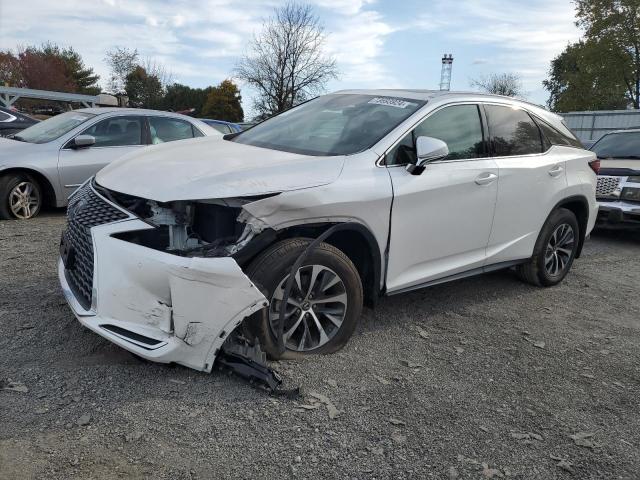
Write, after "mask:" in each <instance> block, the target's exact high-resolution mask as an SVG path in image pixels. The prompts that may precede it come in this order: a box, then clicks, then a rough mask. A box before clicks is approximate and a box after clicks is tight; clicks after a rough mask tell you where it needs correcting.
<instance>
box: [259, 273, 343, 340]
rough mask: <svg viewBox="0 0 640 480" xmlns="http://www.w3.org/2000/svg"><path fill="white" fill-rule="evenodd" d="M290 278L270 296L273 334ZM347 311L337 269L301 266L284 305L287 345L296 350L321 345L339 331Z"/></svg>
mask: <svg viewBox="0 0 640 480" xmlns="http://www.w3.org/2000/svg"><path fill="white" fill-rule="evenodd" d="M288 278H289V276H288V275H287V276H286V277H285V278H283V279H282V281H281V282H280V283H279V284H278V286H277V287H276V289H275V291H274V293H273V295H272V296H271V304H270V306H269V324H270V327H271V330H272V332H273V333H274V334H276V332H277V331H278V328H277V326H278V322H279V318H280V309H281V308H283V304H282V300H283V297H284V289H285V286H286V283H287V280H288ZM346 313H347V291H346V289H345V285H344V283H343V281H342V280H341V279H340V277H339V276H338V275H337V274H336V272H334V271H333V270H331V269H330V268H328V267H325V266H324V265H305V266H303V267H301V268H300V269H299V270H298V271H297V272H296V274H295V282H294V283H293V287H292V289H291V292H290V294H289V298H288V301H287V305H286V307H285V317H284V328H283V330H282V331H283V336H284V344H285V347H286V348H287V349H288V350H293V351H296V352H308V351H310V350H315V349H317V348H320V347H322V346H323V345H325V344H326V343H327V342H329V341H330V340H331V339H332V338H333V337H334V336H335V335H336V334H337V333H338V331H339V330H340V327H341V326H342V323H343V322H344V319H345V315H346Z"/></svg>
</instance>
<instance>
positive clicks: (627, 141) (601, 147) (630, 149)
mask: <svg viewBox="0 0 640 480" xmlns="http://www.w3.org/2000/svg"><path fill="white" fill-rule="evenodd" d="M591 150H592V151H593V152H595V154H596V155H597V156H598V158H639V159H640V132H624V133H610V134H608V135H605V136H604V137H602V138H601V139H600V140H598V142H596V144H595V145H594V146H593V147H591Z"/></svg>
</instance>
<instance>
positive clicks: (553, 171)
mask: <svg viewBox="0 0 640 480" xmlns="http://www.w3.org/2000/svg"><path fill="white" fill-rule="evenodd" d="M563 171H564V168H562V165H554V167H553V168H552V169H551V170H549V175H551V176H552V177H557V176H558V175H560V174H561V173H562V172H563Z"/></svg>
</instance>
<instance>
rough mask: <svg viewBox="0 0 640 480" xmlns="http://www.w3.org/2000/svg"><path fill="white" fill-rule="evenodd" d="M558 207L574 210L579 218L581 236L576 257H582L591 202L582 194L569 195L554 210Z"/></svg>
mask: <svg viewBox="0 0 640 480" xmlns="http://www.w3.org/2000/svg"><path fill="white" fill-rule="evenodd" d="M558 208H566V209H567V210H570V211H571V212H573V214H574V215H575V216H576V219H577V220H578V225H579V226H580V238H579V240H578V250H577V251H576V258H579V257H580V253H582V246H583V245H584V239H585V237H586V232H587V225H588V224H589V202H587V199H586V198H584V197H582V196H575V197H569V198H566V199H564V200H562V201H561V202H560V203H558V204H557V205H556V207H555V208H554V210H557V209H558Z"/></svg>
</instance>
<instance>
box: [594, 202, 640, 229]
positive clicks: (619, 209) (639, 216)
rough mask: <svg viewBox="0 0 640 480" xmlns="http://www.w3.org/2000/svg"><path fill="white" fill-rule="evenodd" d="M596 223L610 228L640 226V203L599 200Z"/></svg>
mask: <svg viewBox="0 0 640 480" xmlns="http://www.w3.org/2000/svg"><path fill="white" fill-rule="evenodd" d="M598 207H599V208H598V219H597V223H596V225H597V226H599V227H605V228H606V227H609V228H616V227H618V228H629V227H637V228H640V203H631V202H625V201H613V202H604V201H600V202H598Z"/></svg>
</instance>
